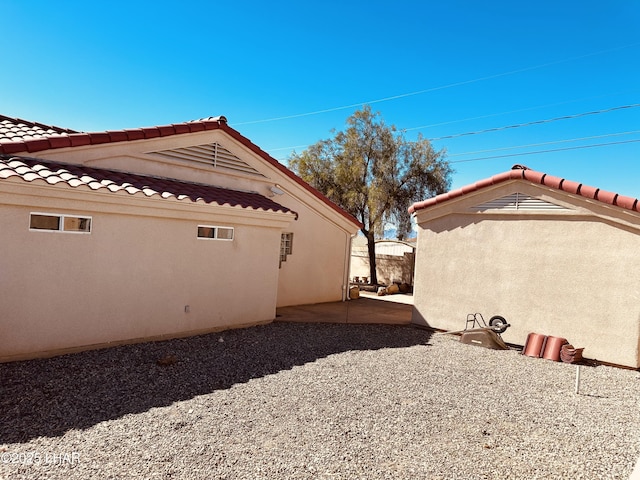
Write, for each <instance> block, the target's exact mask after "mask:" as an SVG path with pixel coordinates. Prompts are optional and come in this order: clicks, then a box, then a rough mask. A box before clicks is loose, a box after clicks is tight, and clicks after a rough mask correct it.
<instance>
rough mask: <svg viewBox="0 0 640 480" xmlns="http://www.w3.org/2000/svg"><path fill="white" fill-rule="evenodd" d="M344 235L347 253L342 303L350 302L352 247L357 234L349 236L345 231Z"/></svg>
mask: <svg viewBox="0 0 640 480" xmlns="http://www.w3.org/2000/svg"><path fill="white" fill-rule="evenodd" d="M344 235H345V237H346V242H345V244H346V251H345V256H344V275H343V278H342V301H343V302H345V301H347V300H349V275H350V273H351V245H352V242H353V237H355V236H356V235H357V234H353V235H351V234H349V232H347V231H346V230H345V231H344Z"/></svg>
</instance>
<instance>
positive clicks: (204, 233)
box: [198, 225, 233, 240]
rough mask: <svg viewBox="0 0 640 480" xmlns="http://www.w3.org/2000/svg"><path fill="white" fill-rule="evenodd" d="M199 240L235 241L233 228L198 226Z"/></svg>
mask: <svg viewBox="0 0 640 480" xmlns="http://www.w3.org/2000/svg"><path fill="white" fill-rule="evenodd" d="M198 238H206V239H210V240H233V227H216V226H212V225H198Z"/></svg>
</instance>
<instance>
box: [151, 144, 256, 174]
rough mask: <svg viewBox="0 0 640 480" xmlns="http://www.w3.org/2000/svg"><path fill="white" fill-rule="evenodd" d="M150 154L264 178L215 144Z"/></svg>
mask: <svg viewBox="0 0 640 480" xmlns="http://www.w3.org/2000/svg"><path fill="white" fill-rule="evenodd" d="M150 153H153V154H154V155H159V156H161V157H164V158H169V159H172V160H174V159H177V160H182V161H186V162H192V163H198V164H201V165H202V164H203V165H210V166H212V167H213V168H217V169H221V170H230V171H234V172H241V173H245V174H249V175H257V176H260V177H264V175H262V174H261V173H260V172H259V171H258V170H256V169H255V168H253V167H252V166H251V165H249V164H248V163H247V162H245V161H244V160H241V159H240V158H239V157H237V156H236V155H234V154H233V153H231V152H230V151H229V150H227V149H226V148H224V147H223V146H221V145H220V144H219V143H217V142H214V143H209V144H206V145H195V146H192V147H184V148H175V149H172V150H161V151H159V152H150Z"/></svg>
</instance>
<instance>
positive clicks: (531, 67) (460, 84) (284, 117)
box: [232, 43, 640, 127]
mask: <svg viewBox="0 0 640 480" xmlns="http://www.w3.org/2000/svg"><path fill="white" fill-rule="evenodd" d="M637 45H640V43H632V44H629V45H623V46H621V47H615V48H610V49H607V50H600V51H597V52H592V53H586V54H584V55H578V56H575V57H569V58H565V59H562V60H556V61H553V62H547V63H542V64H539V65H533V66H530V67H524V68H519V69H516V70H510V71H508V72H502V73H496V74H493V75H487V76H484V77H479V78H474V79H471V80H463V81H460V82H454V83H449V84H446V85H440V86H437V87H432V88H426V89H424V90H418V91H415V92H409V93H402V94H400V95H393V96H391V97H385V98H379V99H376V100H369V101H366V102H358V103H352V104H350V105H343V106H340V107H333V108H326V109H323V110H316V111H313V112H306V113H298V114H294V115H285V116H282V117H274V118H266V119H263V120H252V121H248V122H239V123H234V124H232V126H234V127H235V126H238V125H251V124H256V123H267V122H277V121H280V120H289V119H292V118H300V117H308V116H311V115H319V114H322V113H330V112H336V111H338V110H346V109H348V108H355V107H360V106H362V105H370V104H374V103H381V102H388V101H390V100H398V99H401V98H406V97H412V96H415V95H422V94H425V93H429V92H435V91H438V90H445V89H448V88H453V87H459V86H462V85H469V84H471V83H477V82H483V81H486V80H493V79H494V78H500V77H506V76H509V75H515V74H517V73H523V72H528V71H531V70H538V69H541V68H545V67H550V66H552V65H558V64H561V63H566V62H571V61H574V60H580V59H582V58H588V57H593V56H596V55H602V54H604V53H610V52H615V51H617V50H622V49H625V48H629V47H635V46H637Z"/></svg>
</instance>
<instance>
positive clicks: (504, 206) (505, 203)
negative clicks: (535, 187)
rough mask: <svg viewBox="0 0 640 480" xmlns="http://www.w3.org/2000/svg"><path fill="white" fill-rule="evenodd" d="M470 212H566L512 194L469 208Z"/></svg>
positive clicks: (553, 205) (537, 199) (530, 198)
mask: <svg viewBox="0 0 640 480" xmlns="http://www.w3.org/2000/svg"><path fill="white" fill-rule="evenodd" d="M471 209H472V210H476V211H479V212H481V211H484V210H566V208H565V207H562V206H560V205H556V204H555V203H551V202H547V201H545V200H541V199H539V198H534V197H531V196H529V195H524V194H522V193H512V194H511V195H507V196H506V197H500V198H496V199H495V200H490V201H488V202H485V203H482V204H480V205H476V206H475V207H471Z"/></svg>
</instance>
